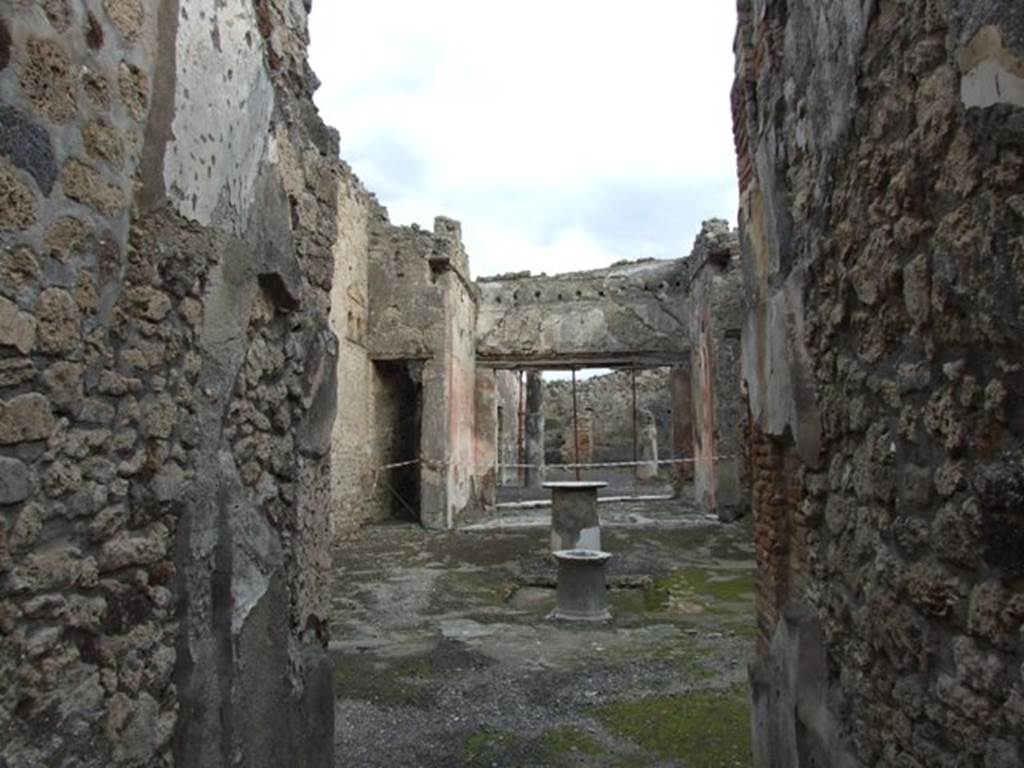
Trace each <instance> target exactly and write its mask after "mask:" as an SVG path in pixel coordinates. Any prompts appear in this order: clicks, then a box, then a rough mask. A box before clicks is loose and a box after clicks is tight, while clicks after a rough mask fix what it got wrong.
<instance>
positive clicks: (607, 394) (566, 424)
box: [544, 368, 673, 464]
mask: <svg viewBox="0 0 1024 768" xmlns="http://www.w3.org/2000/svg"><path fill="white" fill-rule="evenodd" d="M669 372H670V369H668V368H651V369H643V370H639V371H637V373H636V405H637V420H638V428H642V427H643V426H644V424H646V423H647V422H649V421H651V419H653V421H654V424H655V426H656V427H657V429H658V455H659V456H660V457H662V458H671V456H672V447H673V445H672V434H673V426H672V398H671V395H672V392H671V387H670V386H669ZM576 402H577V407H578V409H579V412H580V415H581V417H582V416H583V414H585V412H586V411H588V410H590V411H593V413H594V414H595V418H594V419H593V422H594V423H593V425H592V430H591V431H592V434H591V438H590V439H591V443H592V446H593V448H592V453H591V456H592V458H593V460H594V461H597V462H605V461H632V460H633V374H632V372H631V371H628V370H624V371H613V372H611V373H607V374H603V375H601V376H594V377H591V378H589V379H580V380H579V381H577V383H576ZM544 423H545V430H544V438H545V444H546V450H545V454H546V458H547V462H548V463H549V464H566V463H570V462H572V461H573V460H574V459H573V426H572V382H571V381H564V380H557V381H548V382H545V384H544Z"/></svg>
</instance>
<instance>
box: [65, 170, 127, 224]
mask: <svg viewBox="0 0 1024 768" xmlns="http://www.w3.org/2000/svg"><path fill="white" fill-rule="evenodd" d="M60 183H61V186H62V187H63V189H64V194H65V195H67V196H68V197H70V198H71V199H72V200H74V201H75V202H78V203H81V204H82V205H87V206H89V207H90V208H94V209H95V210H97V211H99V212H100V213H102V214H104V215H105V216H115V215H117V214H119V213H120V212H121V211H122V210H123V209H124V207H125V205H126V201H125V196H124V192H122V191H121V190H120V189H119V188H118V187H115V186H114V185H113V184H110V183H109V182H108V181H107V180H106V179H105V178H103V175H102V174H101V173H100V172H99V171H97V170H96V169H95V168H92V167H91V166H88V165H86V164H85V163H83V162H82V161H80V160H68V162H66V163H65V164H64V168H63V169H62V170H61V173H60Z"/></svg>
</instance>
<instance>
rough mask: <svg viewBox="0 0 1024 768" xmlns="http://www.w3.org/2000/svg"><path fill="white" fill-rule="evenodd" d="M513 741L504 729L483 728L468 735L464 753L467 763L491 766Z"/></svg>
mask: <svg viewBox="0 0 1024 768" xmlns="http://www.w3.org/2000/svg"><path fill="white" fill-rule="evenodd" d="M512 743H513V737H512V735H511V734H509V733H505V732H504V731H497V730H494V729H493V728H483V729H481V730H479V731H474V732H473V733H471V734H469V736H467V737H466V742H465V744H464V745H463V755H464V757H465V762H466V765H469V766H490V765H491V764H492V763H494V762H497V760H498V758H500V757H501V756H502V755H504V754H505V753H506V752H507V751H508V749H509V747H510V746H511V745H512Z"/></svg>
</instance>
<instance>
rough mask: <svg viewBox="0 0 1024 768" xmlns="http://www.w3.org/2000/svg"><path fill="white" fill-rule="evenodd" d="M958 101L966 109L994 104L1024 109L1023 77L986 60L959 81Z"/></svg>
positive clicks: (995, 62)
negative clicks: (959, 100) (960, 101)
mask: <svg viewBox="0 0 1024 768" xmlns="http://www.w3.org/2000/svg"><path fill="white" fill-rule="evenodd" d="M960 99H961V100H962V101H963V103H964V106H966V107H968V108H971V107H982V108H984V107H991V106H994V105H996V104H1012V105H1014V106H1017V107H1024V77H1019V76H1018V75H1016V74H1014V73H1013V72H1010V71H1009V70H1008V69H1007V68H1006V67H1004V66H1003V65H1002V64H1001V63H1000V62H999V61H996V60H995V59H986V60H985V61H983V62H981V63H980V64H978V66H976V67H975V68H974V69H972V70H971V71H970V72H967V73H966V74H964V76H963V78H962V79H961V80H960Z"/></svg>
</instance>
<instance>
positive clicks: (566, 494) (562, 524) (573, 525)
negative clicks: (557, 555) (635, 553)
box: [544, 481, 608, 552]
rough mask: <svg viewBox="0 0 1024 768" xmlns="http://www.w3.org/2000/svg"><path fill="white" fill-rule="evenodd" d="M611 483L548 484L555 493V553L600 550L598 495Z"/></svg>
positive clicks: (553, 548)
mask: <svg viewBox="0 0 1024 768" xmlns="http://www.w3.org/2000/svg"><path fill="white" fill-rule="evenodd" d="M607 486H608V483H603V482H588V481H567V482H552V483H544V487H545V488H550V489H551V501H552V504H551V551H552V552H555V551H558V550H563V549H595V550H596V549H600V548H601V527H600V524H599V523H598V519H597V491H598V489H600V488H605V487H607Z"/></svg>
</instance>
